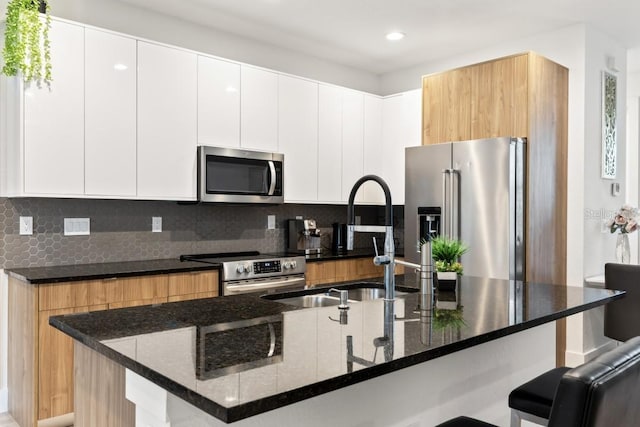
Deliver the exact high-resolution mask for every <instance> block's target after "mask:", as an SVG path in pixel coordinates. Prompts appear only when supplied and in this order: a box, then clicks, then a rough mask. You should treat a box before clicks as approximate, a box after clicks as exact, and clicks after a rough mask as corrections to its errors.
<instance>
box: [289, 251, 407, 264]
mask: <svg viewBox="0 0 640 427" xmlns="http://www.w3.org/2000/svg"><path fill="white" fill-rule="evenodd" d="M296 255H301V254H296ZM403 255H404V252H403V251H402V250H396V253H395V256H396V257H402V256H403ZM374 256H375V253H374V252H373V249H371V248H363V249H354V250H352V251H347V252H340V253H335V252H332V251H330V250H323V251H322V252H320V253H319V254H308V255H305V259H306V260H307V262H319V261H337V260H341V259H352V258H368V257H371V258H373V257H374Z"/></svg>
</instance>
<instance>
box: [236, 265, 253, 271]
mask: <svg viewBox="0 0 640 427" xmlns="http://www.w3.org/2000/svg"><path fill="white" fill-rule="evenodd" d="M236 271H237V272H238V273H240V274H242V273H250V272H251V264H249V263H245V264H238V265H237V266H236Z"/></svg>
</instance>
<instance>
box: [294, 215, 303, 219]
mask: <svg viewBox="0 0 640 427" xmlns="http://www.w3.org/2000/svg"><path fill="white" fill-rule="evenodd" d="M296 219H304V217H303V216H302V215H296Z"/></svg>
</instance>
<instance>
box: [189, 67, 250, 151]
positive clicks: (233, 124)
mask: <svg viewBox="0 0 640 427" xmlns="http://www.w3.org/2000/svg"><path fill="white" fill-rule="evenodd" d="M240 89H241V86H240V64H236V63H233V62H228V61H222V60H219V59H214V58H209V57H206V56H198V145H212V146H214V147H233V148H239V147H240Z"/></svg>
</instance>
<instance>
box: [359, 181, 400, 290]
mask: <svg viewBox="0 0 640 427" xmlns="http://www.w3.org/2000/svg"><path fill="white" fill-rule="evenodd" d="M367 181H375V182H377V183H378V185H380V187H382V190H383V191H384V199H385V210H384V226H376V225H356V223H355V222H356V221H355V218H356V216H355V205H354V203H355V199H356V193H357V192H358V189H359V188H360V187H361V186H362V184H364V183H365V182H367ZM355 232H365V233H366V232H369V233H379V232H383V233H384V234H385V235H384V292H385V297H384V298H385V300H393V299H395V277H394V271H393V270H394V255H395V247H394V244H393V203H392V202H391V191H389V186H388V185H387V183H386V182H385V181H384V180H383V179H382V178H380V177H379V176H377V175H365V176H363V177H362V178H360V179H359V180H357V181H356V183H355V184H354V185H353V188H352V189H351V193H350V194H349V204H348V206H347V250H349V251H351V250H353V240H354V233H355Z"/></svg>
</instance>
